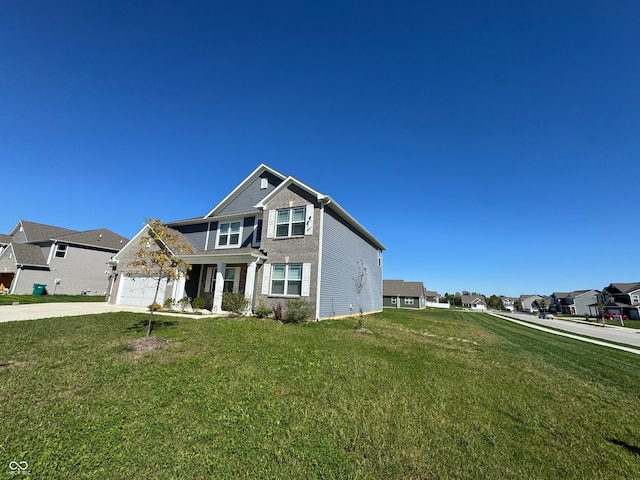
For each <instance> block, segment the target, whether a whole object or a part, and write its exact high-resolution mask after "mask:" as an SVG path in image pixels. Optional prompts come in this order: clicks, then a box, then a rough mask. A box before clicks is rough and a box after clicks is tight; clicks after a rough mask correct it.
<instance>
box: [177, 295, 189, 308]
mask: <svg viewBox="0 0 640 480" xmlns="http://www.w3.org/2000/svg"><path fill="white" fill-rule="evenodd" d="M178 305H179V306H180V310H182V311H183V312H184V309H185V308H187V305H189V297H182V298H181V299H180V300H178Z"/></svg>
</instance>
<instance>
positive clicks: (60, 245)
mask: <svg viewBox="0 0 640 480" xmlns="http://www.w3.org/2000/svg"><path fill="white" fill-rule="evenodd" d="M61 247H64V249H62V250H60V248H61ZM68 251H69V245H65V244H60V243H57V244H56V251H55V252H54V253H53V256H54V257H56V258H67V252H68ZM58 252H62V253H63V255H62V256H60V255H58Z"/></svg>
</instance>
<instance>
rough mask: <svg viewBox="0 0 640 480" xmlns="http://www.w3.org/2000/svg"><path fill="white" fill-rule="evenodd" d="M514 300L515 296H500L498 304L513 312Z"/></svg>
mask: <svg viewBox="0 0 640 480" xmlns="http://www.w3.org/2000/svg"><path fill="white" fill-rule="evenodd" d="M516 300H517V298H512V297H505V296H501V297H500V305H501V306H502V309H503V310H508V311H510V312H513V311H514V310H515V309H516Z"/></svg>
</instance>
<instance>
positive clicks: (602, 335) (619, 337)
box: [490, 312, 640, 353]
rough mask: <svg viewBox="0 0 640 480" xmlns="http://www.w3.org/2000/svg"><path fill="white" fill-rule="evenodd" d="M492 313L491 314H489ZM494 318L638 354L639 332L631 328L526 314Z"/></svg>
mask: <svg viewBox="0 0 640 480" xmlns="http://www.w3.org/2000/svg"><path fill="white" fill-rule="evenodd" d="M490 313H492V312H490ZM492 315H494V316H498V317H501V318H505V319H512V320H515V321H518V322H519V323H526V324H529V325H531V324H532V326H539V327H541V328H545V327H546V328H550V329H555V330H562V331H564V332H567V333H568V334H574V335H577V336H583V337H592V338H598V339H601V340H602V341H603V342H616V343H621V344H625V345H629V346H630V347H632V349H634V350H635V349H636V348H637V349H638V350H635V351H634V353H640V330H636V329H632V328H624V327H618V326H613V325H607V326H606V327H604V328H603V327H602V326H601V325H600V324H597V323H595V322H593V323H586V322H584V321H575V320H568V319H562V320H561V319H542V318H538V317H537V316H535V315H530V314H526V313H503V312H500V313H499V314H498V313H492Z"/></svg>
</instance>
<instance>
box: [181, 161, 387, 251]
mask: <svg viewBox="0 0 640 480" xmlns="http://www.w3.org/2000/svg"><path fill="white" fill-rule="evenodd" d="M265 172H268V173H270V174H271V175H274V176H276V177H278V178H279V179H281V180H282V182H281V183H280V184H279V185H277V186H276V187H275V188H274V189H273V190H272V191H270V192H269V193H267V194H266V195H265V196H264V197H263V198H262V200H260V201H259V202H258V203H257V204H256V205H254V207H255V208H258V209H260V210H264V208H265V206H266V204H267V203H268V202H269V200H271V199H272V198H274V196H276V195H278V193H280V192H282V191H283V190H284V189H286V188H288V187H289V186H290V185H296V186H297V187H299V188H301V189H302V190H304V191H306V192H308V193H310V194H311V195H313V196H315V197H316V199H317V200H318V202H320V203H323V204H324V205H325V207H326V208H330V209H331V210H333V211H334V212H336V213H337V214H338V216H339V217H340V218H342V219H343V220H344V221H345V222H346V223H347V224H348V225H350V226H351V227H352V228H353V229H354V230H356V231H357V232H358V233H360V234H361V235H362V236H363V237H364V238H366V239H367V240H369V241H370V242H371V243H372V244H373V245H374V246H375V247H376V248H378V249H380V250H386V249H387V248H386V247H385V246H384V245H383V244H382V243H380V241H379V240H378V239H377V238H375V237H374V236H373V235H372V234H371V233H370V232H369V231H368V230H367V229H366V228H364V227H363V226H362V225H361V224H360V223H358V221H357V220H356V219H355V218H353V217H352V216H351V215H349V214H348V213H347V212H346V210H345V209H344V208H342V207H341V206H340V205H339V204H338V203H337V202H336V201H335V200H334V199H332V198H331V197H329V196H328V195H325V194H323V193H321V192H319V191H318V190H315V189H313V188H311V187H310V186H308V185H306V184H305V183H303V182H301V181H300V180H298V179H296V178H294V177H291V176H288V177H286V176H284V175H283V174H282V173H280V172H278V171H276V170H274V169H273V168H271V167H269V166H267V165H265V164H264V163H263V164H260V166H259V167H258V168H256V169H255V170H254V171H253V172H251V174H250V175H249V176H248V177H247V178H245V179H244V180H243V181H242V182H241V183H240V184H239V185H238V186H237V187H236V188H234V189H233V191H232V192H231V193H230V194H229V195H227V196H226V197H225V198H224V199H223V200H222V201H221V202H220V203H218V204H217V205H216V206H215V207H214V208H213V209H212V210H211V211H210V212H209V213H207V214H206V215H205V216H204V217H196V218H192V219H188V220H179V221H174V222H168V224H170V225H179V224H186V223H194V222H196V221H198V220H200V221H202V220H206V219H209V218H212V217H215V216H216V214H217V213H218V212H220V211H222V210H223V209H224V208H225V207H226V206H227V205H229V203H231V202H232V201H233V200H234V199H235V198H236V197H238V196H239V195H240V194H241V193H242V192H243V191H244V190H245V188H246V187H247V186H248V185H250V184H251V183H252V182H254V181H255V180H256V179H257V178H259V177H260V176H261V175H263V174H264V173H265Z"/></svg>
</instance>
